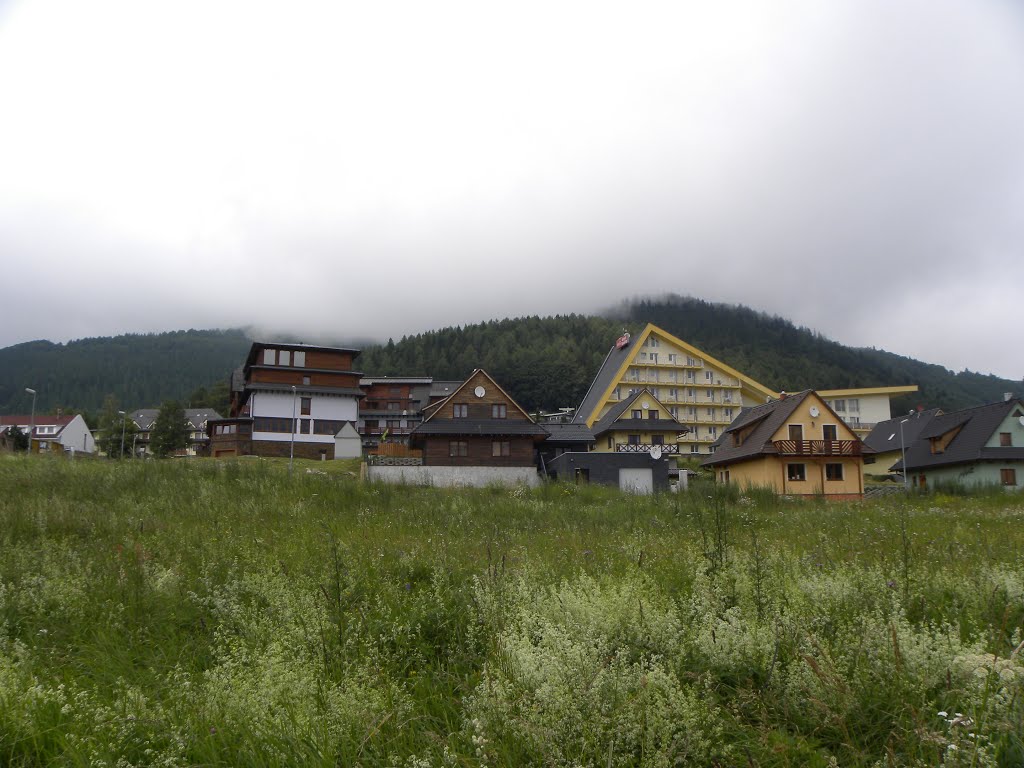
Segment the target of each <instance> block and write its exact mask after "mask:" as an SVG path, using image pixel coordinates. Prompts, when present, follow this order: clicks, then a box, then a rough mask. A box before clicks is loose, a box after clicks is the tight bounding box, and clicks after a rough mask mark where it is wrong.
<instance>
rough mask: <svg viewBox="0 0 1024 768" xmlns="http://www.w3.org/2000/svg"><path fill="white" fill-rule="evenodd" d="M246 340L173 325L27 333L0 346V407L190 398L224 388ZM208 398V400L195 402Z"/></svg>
mask: <svg viewBox="0 0 1024 768" xmlns="http://www.w3.org/2000/svg"><path fill="white" fill-rule="evenodd" d="M250 343H251V342H250V341H249V339H248V338H247V337H246V334H245V332H244V331H240V330H230V331H173V332H170V333H148V334H127V335H124V336H114V337H98V338H92V339H79V340H77V341H70V342H68V343H67V344H54V343H52V342H49V341H30V342H26V343H24V344H16V345H14V346H12V347H7V348H5V349H0V413H28V410H29V408H30V407H31V404H32V397H31V395H28V394H26V392H25V387H31V388H32V389H35V390H36V392H37V393H38V394H37V401H36V410H38V411H39V412H41V413H48V412H49V413H52V412H53V411H54V410H55V409H56V408H63V409H64V410H66V411H81V412H85V413H86V414H90V415H91V414H96V413H97V412H98V411H99V410H100V408H101V407H102V405H103V401H104V398H105V397H106V396H107V395H113V396H114V397H115V398H116V399H117V401H118V403H119V404H120V407H122V408H125V409H126V410H132V409H135V408H155V407H157V406H159V405H160V403H161V402H163V401H164V400H179V401H181V403H182V404H183V405H186V406H188V405H189V404H190V403H189V398H190V396H191V395H192V394H193V393H195V392H196V391H197V390H199V391H202V388H211V389H212V388H214V387H216V386H217V385H220V386H221V388H224V386H225V385H226V382H227V379H228V376H229V375H230V373H231V371H232V369H233V368H235V367H236V366H238V365H239V364H240V363H241V361H242V360H243V359H244V357H245V354H246V352H247V351H248V350H249V344H250ZM192 405H194V406H196V407H199V406H206V405H212V404H211V403H205V402H204V403H193V404H192Z"/></svg>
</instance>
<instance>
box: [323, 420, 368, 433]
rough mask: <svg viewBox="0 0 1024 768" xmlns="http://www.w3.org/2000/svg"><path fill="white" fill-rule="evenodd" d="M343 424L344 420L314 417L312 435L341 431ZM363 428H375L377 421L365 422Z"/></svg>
mask: <svg viewBox="0 0 1024 768" xmlns="http://www.w3.org/2000/svg"><path fill="white" fill-rule="evenodd" d="M343 426H345V422H344V421H334V420H331V419H316V420H315V421H314V422H313V434H314V435H336V434H338V433H339V432H341V428H342V427H343ZM365 429H366V430H367V431H371V430H374V429H377V422H376V421H374V422H372V423H371V422H369V421H368V422H366V427H365Z"/></svg>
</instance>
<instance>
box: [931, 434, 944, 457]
mask: <svg viewBox="0 0 1024 768" xmlns="http://www.w3.org/2000/svg"><path fill="white" fill-rule="evenodd" d="M928 442H929V443H931V449H932V453H942V452H943V447H942V438H941V437H932V438H929V440H928Z"/></svg>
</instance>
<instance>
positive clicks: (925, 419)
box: [864, 408, 942, 453]
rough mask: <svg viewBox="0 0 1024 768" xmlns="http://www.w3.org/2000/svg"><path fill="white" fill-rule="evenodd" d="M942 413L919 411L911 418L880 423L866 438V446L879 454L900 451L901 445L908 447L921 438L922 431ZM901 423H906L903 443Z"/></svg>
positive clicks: (939, 410) (905, 417)
mask: <svg viewBox="0 0 1024 768" xmlns="http://www.w3.org/2000/svg"><path fill="white" fill-rule="evenodd" d="M941 413H942V409H941V408H932V409H931V410H929V411H917V412H915V413H913V414H911V415H909V416H897V417H896V418H895V419H888V420H886V421H880V422H878V423H877V424H876V425H875V428H874V429H872V430H871V432H870V433H869V434H868V436H867V437H865V438H864V445H866V446H868V447H869V448H871V449H872V450H874V451H877V452H879V453H884V452H886V451H898V450H900V446H901V445H903V446H908V445H910V444H911V443H913V442H914V441H915V440H916V439H917V438H918V437H919V436H920V434H921V431H922V430H924V429H926V428H927V426H928V425H929V424H931V421H932V419H934V418H935V417H936V416H938V415H940V414H941ZM901 421H902V422H904V423H903V438H902V443H901V442H900V422H901Z"/></svg>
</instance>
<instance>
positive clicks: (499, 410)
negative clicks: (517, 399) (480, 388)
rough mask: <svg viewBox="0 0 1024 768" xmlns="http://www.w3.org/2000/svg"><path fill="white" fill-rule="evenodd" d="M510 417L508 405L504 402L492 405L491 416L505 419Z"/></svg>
mask: <svg viewBox="0 0 1024 768" xmlns="http://www.w3.org/2000/svg"><path fill="white" fill-rule="evenodd" d="M507 417H508V406H507V405H505V404H504V403H502V404H501V405H492V406H491V418H492V419H504V418H507Z"/></svg>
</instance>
